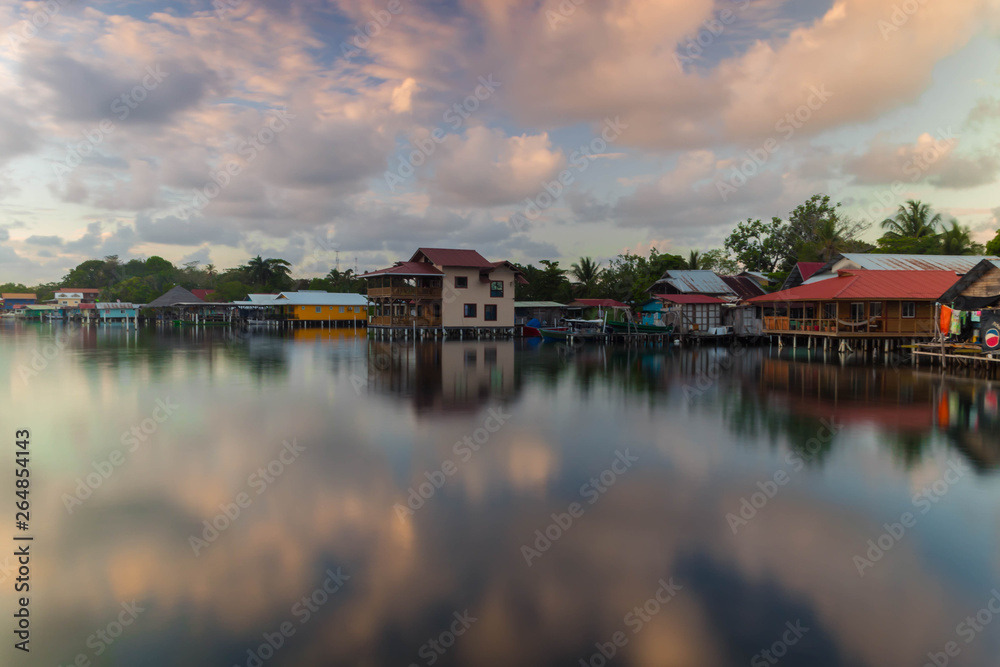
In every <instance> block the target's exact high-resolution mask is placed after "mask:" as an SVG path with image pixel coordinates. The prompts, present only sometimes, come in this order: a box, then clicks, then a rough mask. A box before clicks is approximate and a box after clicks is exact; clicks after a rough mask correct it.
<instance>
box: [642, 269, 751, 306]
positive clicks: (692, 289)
mask: <svg viewBox="0 0 1000 667" xmlns="http://www.w3.org/2000/svg"><path fill="white" fill-rule="evenodd" d="M649 294H650V296H659V295H665V294H701V295H705V296H715V297H719V298H723V299H724V298H735V297H736V296H737V295H736V292H734V291H733V290H732V289H731V288H730V287H729V285H727V284H726V283H725V281H724V280H722V278H720V277H719V276H718V275H716V273H715V272H714V271H686V270H670V271H667V272H665V273H664V274H663V276H662V277H661V278H660V279H659V280H657V281H656V282H655V283H653V285H652V286H651V287H650V288H649Z"/></svg>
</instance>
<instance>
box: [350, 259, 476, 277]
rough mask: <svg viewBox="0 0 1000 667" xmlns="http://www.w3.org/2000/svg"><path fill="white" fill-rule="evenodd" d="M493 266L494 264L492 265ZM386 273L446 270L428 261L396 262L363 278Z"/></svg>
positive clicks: (429, 273) (438, 273)
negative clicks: (437, 267)
mask: <svg viewBox="0 0 1000 667" xmlns="http://www.w3.org/2000/svg"><path fill="white" fill-rule="evenodd" d="M490 266H491V267H492V265H490ZM384 275H397V276H443V275H444V272H443V271H440V270H438V269H436V268H435V267H434V265H433V264H428V263H427V262H396V263H395V264H394V265H392V266H390V267H389V268H388V269H379V270H378V271H372V272H371V273H362V274H361V277H362V278H375V277H377V276H384Z"/></svg>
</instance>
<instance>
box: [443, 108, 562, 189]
mask: <svg viewBox="0 0 1000 667" xmlns="http://www.w3.org/2000/svg"><path fill="white" fill-rule="evenodd" d="M440 151H441V152H440V154H438V155H435V160H434V165H435V170H434V176H433V179H432V180H431V184H430V187H431V192H432V194H433V199H434V201H435V202H436V203H445V204H455V205H461V206H482V207H492V206H502V205H505V204H515V203H518V202H521V201H523V200H524V199H525V198H527V197H532V196H535V195H537V194H538V193H539V191H541V189H542V187H543V186H544V184H545V183H547V182H549V181H551V180H552V179H553V178H554V177H555V176H556V175H557V174H558V173H559V171H560V170H561V169H562V168H563V167H564V166H565V164H566V158H565V156H564V155H563V153H562V151H561V150H560V149H558V148H553V146H552V141H551V139H550V138H549V135H548V134H546V133H542V134H539V135H528V134H523V135H520V136H513V137H507V136H506V135H505V134H504V132H503V131H502V130H499V129H492V130H491V129H488V128H485V127H472V128H469V130H468V131H467V132H466V136H465V138H464V139H463V138H461V137H458V136H455V135H452V136H450V137H448V138H447V139H446V140H445V141H444V143H443V144H442V145H441V148H440Z"/></svg>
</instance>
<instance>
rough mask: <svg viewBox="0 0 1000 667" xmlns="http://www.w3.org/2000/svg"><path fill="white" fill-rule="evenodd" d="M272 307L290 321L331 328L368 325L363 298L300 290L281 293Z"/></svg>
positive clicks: (274, 299)
mask: <svg viewBox="0 0 1000 667" xmlns="http://www.w3.org/2000/svg"><path fill="white" fill-rule="evenodd" d="M261 303H263V300H261ZM271 304H272V305H274V306H275V307H277V309H278V314H279V315H281V316H282V318H283V319H285V320H287V321H293V322H320V323H322V322H329V323H331V326H345V325H352V326H357V324H359V323H360V324H367V323H368V299H367V298H366V297H365V296H364V295H363V294H348V293H339V292H323V291H314V290H299V291H298V292H281V293H280V294H278V295H277V296H274V297H272V301H271Z"/></svg>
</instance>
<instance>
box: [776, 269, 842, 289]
mask: <svg viewBox="0 0 1000 667" xmlns="http://www.w3.org/2000/svg"><path fill="white" fill-rule="evenodd" d="M824 266H826V264H825V263H823V262H799V263H798V264H796V265H795V266H793V267H792V270H791V271H790V272H789V273H788V277H787V278H785V282H784V283H783V284H782V285H781V289H783V290H786V289H792V288H793V287H798V286H799V285H801V284H802V283H804V282H805V281H807V280H809V279H810V278H812V277H813V275H814V274H815V273H816V272H817V271H819V270H820V269H822V268H823V267H824ZM831 266H832V265H831Z"/></svg>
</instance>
